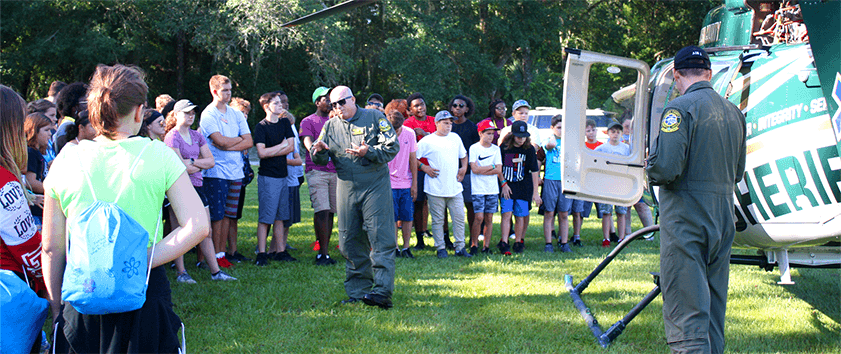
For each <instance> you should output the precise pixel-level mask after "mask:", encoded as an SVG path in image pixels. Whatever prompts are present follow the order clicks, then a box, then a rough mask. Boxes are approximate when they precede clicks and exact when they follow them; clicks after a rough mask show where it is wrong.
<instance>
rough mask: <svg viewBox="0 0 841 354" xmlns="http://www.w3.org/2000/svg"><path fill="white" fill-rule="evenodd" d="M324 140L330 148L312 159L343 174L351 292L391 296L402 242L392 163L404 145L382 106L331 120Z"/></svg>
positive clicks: (342, 214) (342, 235) (341, 218)
mask: <svg viewBox="0 0 841 354" xmlns="http://www.w3.org/2000/svg"><path fill="white" fill-rule="evenodd" d="M318 140H321V141H323V142H324V143H325V144H327V147H328V150H321V151H319V152H318V153H316V154H313V155H312V161H313V162H314V163H316V164H319V165H326V164H327V162H328V161H330V160H332V161H333V165H335V166H336V173H337V175H338V179H339V180H338V184H337V188H336V199H337V201H338V208H337V209H338V226H339V249H340V250H341V252H342V254H343V255H344V256H345V258H347V262H346V265H345V270H346V278H345V292H347V294H348V296H349V297H352V298H357V299H360V298H362V296H364V295H365V294H368V293H373V294H378V295H382V296H385V297H388V298H390V297H391V293H392V291H393V290H394V249H395V248H397V243H396V240H395V238H394V235H395V234H396V231H395V229H394V205H393V203H392V202H391V199H392V196H391V181H390V179H389V175H388V165H387V163H388V162H389V161H391V159H392V158H394V156H395V155H397V152H398V151H399V149H400V144H399V143H398V142H397V134H395V132H394V128H393V127H392V126H391V123H389V122H388V120H387V119H386V118H385V116H384V115H383V114H382V113H381V112H380V111H377V110H369V109H362V108H357V111H356V114H355V115H354V116H353V117H351V118H350V119H348V120H345V119H342V118H340V117H337V118H333V119H330V120H328V121H327V123H325V124H324V128H322V130H321V134H320V136H319V137H318ZM362 141H365V143H366V144H367V145H368V152H367V153H366V154H365V156H364V157H357V156H354V155H350V154H347V153H345V149H347V148H353V147H355V146H357V145H359V144H360V143H362ZM328 157H329V160H328Z"/></svg>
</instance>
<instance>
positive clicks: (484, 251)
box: [482, 247, 494, 254]
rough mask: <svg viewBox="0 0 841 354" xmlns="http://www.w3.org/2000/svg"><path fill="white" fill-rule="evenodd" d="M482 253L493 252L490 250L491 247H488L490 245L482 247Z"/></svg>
mask: <svg viewBox="0 0 841 354" xmlns="http://www.w3.org/2000/svg"><path fill="white" fill-rule="evenodd" d="M482 253H487V254H494V252H493V251H491V248H490V247H485V248H483V249H482Z"/></svg>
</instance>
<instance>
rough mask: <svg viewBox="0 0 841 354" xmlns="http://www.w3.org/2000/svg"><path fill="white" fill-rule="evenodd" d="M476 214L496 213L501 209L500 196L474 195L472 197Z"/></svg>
mask: <svg viewBox="0 0 841 354" xmlns="http://www.w3.org/2000/svg"><path fill="white" fill-rule="evenodd" d="M471 199H472V201H473V212H474V213H487V214H493V213H496V209H497V208H498V207H499V195H496V194H474V195H472V196H471Z"/></svg>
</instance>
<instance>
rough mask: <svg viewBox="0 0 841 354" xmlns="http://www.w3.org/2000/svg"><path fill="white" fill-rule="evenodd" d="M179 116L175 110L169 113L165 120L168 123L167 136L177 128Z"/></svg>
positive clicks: (166, 126)
mask: <svg viewBox="0 0 841 354" xmlns="http://www.w3.org/2000/svg"><path fill="white" fill-rule="evenodd" d="M177 115H178V112H176V111H175V110H171V111H169V113H167V114H166V118H165V122H166V123H165V124H164V131H166V133H165V134H169V131H170V130H172V129H173V128H175V126H176V125H177V124H178V116H177Z"/></svg>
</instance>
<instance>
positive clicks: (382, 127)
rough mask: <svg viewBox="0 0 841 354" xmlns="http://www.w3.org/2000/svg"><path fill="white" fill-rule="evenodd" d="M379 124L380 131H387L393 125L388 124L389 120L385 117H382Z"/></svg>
mask: <svg viewBox="0 0 841 354" xmlns="http://www.w3.org/2000/svg"><path fill="white" fill-rule="evenodd" d="M377 124H378V125H379V126H380V131H381V132H387V131H389V130H391V125H390V124H388V121H387V120H385V118H380V121H379V123H377Z"/></svg>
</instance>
